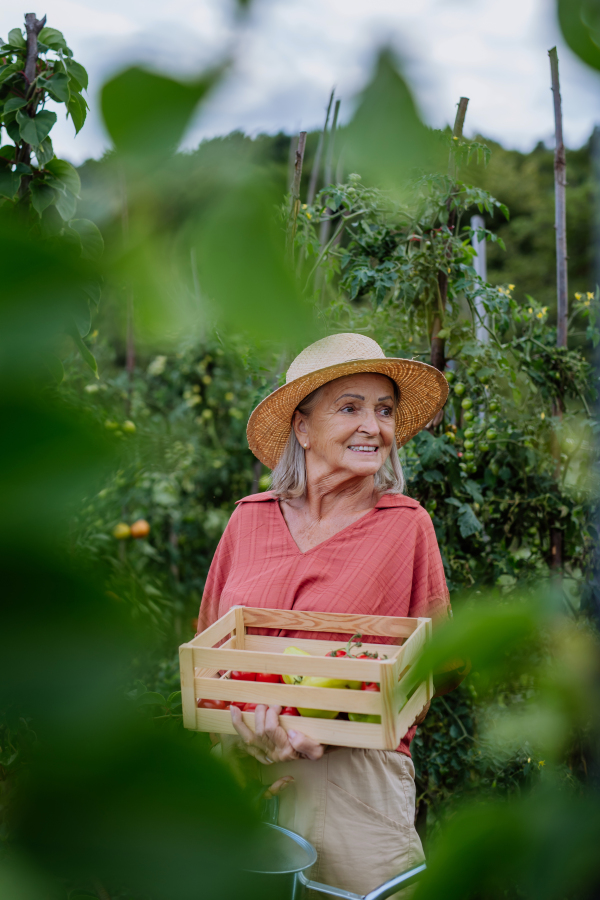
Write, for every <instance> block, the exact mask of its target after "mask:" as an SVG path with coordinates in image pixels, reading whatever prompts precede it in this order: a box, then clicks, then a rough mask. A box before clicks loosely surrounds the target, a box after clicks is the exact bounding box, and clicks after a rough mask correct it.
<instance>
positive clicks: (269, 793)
mask: <svg viewBox="0 0 600 900" xmlns="http://www.w3.org/2000/svg"><path fill="white" fill-rule="evenodd" d="M293 780H294V776H293V775H284V776H283V778H278V779H277V781H274V782H273V784H272V785H271V787H268V788H267V789H266V791H265V792H264V794H263V797H264V798H265V799H266V800H270V799H271V797H276V796H277V794H280V793H281V792H282V791H284V790H285V789H286V787H287V786H288V785H289V784H291V783H292V782H293Z"/></svg>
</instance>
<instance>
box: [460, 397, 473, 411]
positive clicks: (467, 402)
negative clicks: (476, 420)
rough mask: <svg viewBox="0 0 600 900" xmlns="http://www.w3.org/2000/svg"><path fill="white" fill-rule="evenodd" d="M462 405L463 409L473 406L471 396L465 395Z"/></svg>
mask: <svg viewBox="0 0 600 900" xmlns="http://www.w3.org/2000/svg"><path fill="white" fill-rule="evenodd" d="M460 405H461V406H462V408H463V409H471V407H472V406H473V401H472V400H471V398H470V397H463V399H462V402H461V404H460Z"/></svg>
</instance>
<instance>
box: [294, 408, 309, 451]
mask: <svg viewBox="0 0 600 900" xmlns="http://www.w3.org/2000/svg"><path fill="white" fill-rule="evenodd" d="M292 428H293V429H294V433H295V435H296V438H297V440H298V443H299V444H300V445H301V446H304V444H305V443H306V435H307V434H308V426H307V422H306V418H305V416H303V415H302V413H300V412H298V410H296V412H295V413H294V418H293V419H292Z"/></svg>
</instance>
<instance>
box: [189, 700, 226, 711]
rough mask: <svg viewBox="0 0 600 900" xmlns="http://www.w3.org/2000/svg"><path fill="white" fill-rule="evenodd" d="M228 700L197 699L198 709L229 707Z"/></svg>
mask: <svg viewBox="0 0 600 900" xmlns="http://www.w3.org/2000/svg"><path fill="white" fill-rule="evenodd" d="M229 705H230V704H229V700H198V703H197V706H198V708H199V709H229Z"/></svg>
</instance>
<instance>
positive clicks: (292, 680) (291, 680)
mask: <svg viewBox="0 0 600 900" xmlns="http://www.w3.org/2000/svg"><path fill="white" fill-rule="evenodd" d="M283 652H284V653H287V654H288V655H289V656H310V653H307V652H306V650H299V649H298V647H286V648H285V650H284V651H283ZM281 677H282V678H283V680H284V681H285V683H286V684H300V683H301V682H302V675H282V676H281Z"/></svg>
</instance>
